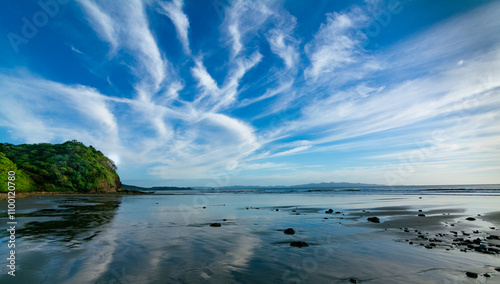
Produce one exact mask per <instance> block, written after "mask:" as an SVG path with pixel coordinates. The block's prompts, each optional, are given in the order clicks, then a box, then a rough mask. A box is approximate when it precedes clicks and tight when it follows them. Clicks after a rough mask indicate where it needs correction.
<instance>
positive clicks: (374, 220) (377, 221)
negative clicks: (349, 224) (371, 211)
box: [367, 217, 380, 223]
mask: <svg viewBox="0 0 500 284" xmlns="http://www.w3.org/2000/svg"><path fill="white" fill-rule="evenodd" d="M367 220H368V221H370V222H373V223H380V219H379V218H378V217H369V218H368V219H367Z"/></svg>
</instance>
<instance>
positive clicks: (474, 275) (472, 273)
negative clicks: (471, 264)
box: [465, 272, 477, 278]
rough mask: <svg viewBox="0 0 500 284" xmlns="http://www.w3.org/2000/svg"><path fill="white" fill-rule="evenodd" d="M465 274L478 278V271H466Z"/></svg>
mask: <svg viewBox="0 0 500 284" xmlns="http://www.w3.org/2000/svg"><path fill="white" fill-rule="evenodd" d="M465 275H467V277H470V278H477V273H474V272H465Z"/></svg>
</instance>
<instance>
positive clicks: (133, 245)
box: [0, 191, 500, 283]
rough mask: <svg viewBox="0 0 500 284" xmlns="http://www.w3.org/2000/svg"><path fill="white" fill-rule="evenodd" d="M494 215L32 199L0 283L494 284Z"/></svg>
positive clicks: (204, 200)
mask: <svg viewBox="0 0 500 284" xmlns="http://www.w3.org/2000/svg"><path fill="white" fill-rule="evenodd" d="M498 204H500V195H498V194H495V193H487V194H478V193H471V194H467V193H446V192H445V193H443V192H437V193H429V194H425V195H421V194H364V193H358V192H349V193H331V192H319V193H307V192H301V193H296V192H289V193H255V192H251V193H245V192H244V193H239V194H236V193H228V192H215V193H210V192H198V193H197V192H195V191H194V192H189V193H176V194H153V195H128V196H127V195H126V196H120V195H115V196H75V195H45V196H44V195H38V196H37V195H33V196H30V197H27V198H24V199H19V200H17V201H16V221H17V222H18V223H17V224H16V248H15V249H16V276H15V277H12V276H10V275H8V274H7V272H8V268H7V266H6V265H5V264H6V260H5V258H7V257H8V256H9V249H8V248H7V241H8V237H9V236H8V235H7V234H5V233H4V234H2V246H1V247H0V255H1V256H2V259H4V260H3V262H2V270H1V271H2V274H1V275H0V282H2V283H498V282H499V281H500V271H498V270H500V253H499V251H500V240H498V236H499V235H500V231H499V228H500V213H499V209H500V208H499V206H498ZM0 208H1V210H2V211H1V212H3V214H2V218H1V220H0V222H1V224H2V229H3V231H4V232H5V228H8V227H7V225H6V222H7V221H8V220H7V218H6V214H5V212H6V208H7V201H0ZM329 209H332V210H329ZM327 212H328V213H327ZM330 212H331V213H330ZM419 215H421V216H419ZM424 215H425V216H424ZM374 217H376V218H377V219H378V220H377V219H372V218H374ZM368 218H370V220H372V221H369V220H368ZM373 221H378V222H373ZM218 224H220V226H219V225H218ZM211 225H212V226H211ZM288 228H292V229H293V231H294V232H295V233H294V234H285V233H284V231H285V230H286V229H288ZM292 242H305V243H307V246H303V247H293V246H291V243H292Z"/></svg>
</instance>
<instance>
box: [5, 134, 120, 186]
mask: <svg viewBox="0 0 500 284" xmlns="http://www.w3.org/2000/svg"><path fill="white" fill-rule="evenodd" d="M0 152H1V153H0V173H1V174H2V179H3V172H8V171H10V170H14V169H15V170H16V179H17V176H18V172H20V176H23V175H24V176H25V177H26V178H27V179H29V180H28V181H29V182H30V186H29V187H27V188H26V190H25V191H74V192H82V193H92V192H117V191H121V190H122V183H121V181H120V178H119V176H118V174H117V173H116V166H115V164H114V163H113V161H111V160H110V159H108V158H107V157H106V156H104V155H103V154H102V153H101V152H100V151H97V150H96V149H95V148H94V147H92V146H89V147H87V146H85V145H83V144H82V143H80V142H77V141H68V142H65V143H63V144H48V143H41V144H22V145H12V144H1V143H0ZM2 153H3V155H4V156H3V157H2V156H1V154H2ZM2 159H3V160H2ZM2 161H3V162H2ZM9 162H10V163H9ZM0 183H1V184H6V182H3V180H2V181H0ZM0 190H1V191H5V190H6V188H5V189H4V188H3V186H2V187H0Z"/></svg>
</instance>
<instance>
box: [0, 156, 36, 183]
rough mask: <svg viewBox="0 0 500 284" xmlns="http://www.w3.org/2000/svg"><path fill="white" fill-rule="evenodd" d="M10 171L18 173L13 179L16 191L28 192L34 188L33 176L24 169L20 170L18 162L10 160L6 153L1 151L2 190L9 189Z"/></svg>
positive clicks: (0, 178)
mask: <svg viewBox="0 0 500 284" xmlns="http://www.w3.org/2000/svg"><path fill="white" fill-rule="evenodd" d="M9 171H14V172H15V173H16V174H15V180H13V181H12V182H13V183H14V184H15V187H16V191H21V192H26V191H33V190H34V185H33V181H32V180H31V178H30V177H29V176H28V175H27V174H26V173H25V172H24V171H23V170H19V169H18V168H17V167H16V164H14V163H13V162H12V161H11V160H9V158H7V157H6V156H5V154H4V153H2V152H0V191H7V178H8V177H9V174H8V173H9Z"/></svg>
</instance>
